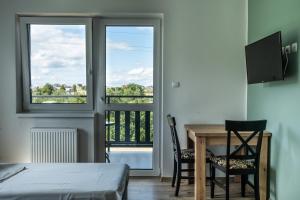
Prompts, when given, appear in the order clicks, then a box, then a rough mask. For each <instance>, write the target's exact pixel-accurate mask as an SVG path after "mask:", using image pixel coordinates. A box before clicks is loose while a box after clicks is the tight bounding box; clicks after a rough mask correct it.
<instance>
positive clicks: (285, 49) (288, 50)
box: [284, 45, 291, 54]
mask: <svg viewBox="0 0 300 200" xmlns="http://www.w3.org/2000/svg"><path fill="white" fill-rule="evenodd" d="M284 51H285V53H286V54H290V53H291V45H287V46H285V47H284Z"/></svg>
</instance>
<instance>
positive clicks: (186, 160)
mask: <svg viewBox="0 0 300 200" xmlns="http://www.w3.org/2000/svg"><path fill="white" fill-rule="evenodd" d="M167 119H168V124H169V126H170V129H171V136H172V143H173V150H174V169H173V178H172V187H174V186H175V181H176V178H177V181H176V190H175V196H178V193H179V188H180V182H181V179H189V180H193V179H194V176H182V172H194V169H182V164H192V163H194V162H195V153H194V150H193V149H181V147H180V142H179V139H178V136H177V130H176V121H175V117H172V116H171V115H167ZM211 154H212V153H211V152H210V151H208V150H207V160H206V161H207V162H210V157H211ZM189 174H190V173H189Z"/></svg>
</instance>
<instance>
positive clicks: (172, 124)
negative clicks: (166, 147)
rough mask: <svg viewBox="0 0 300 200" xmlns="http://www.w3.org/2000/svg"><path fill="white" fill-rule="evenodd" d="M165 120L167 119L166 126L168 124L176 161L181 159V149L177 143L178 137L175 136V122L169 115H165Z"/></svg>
mask: <svg viewBox="0 0 300 200" xmlns="http://www.w3.org/2000/svg"><path fill="white" fill-rule="evenodd" d="M167 119H168V124H169V126H170V130H171V136H172V144H173V151H174V156H176V157H177V158H178V159H180V158H181V148H180V142H179V140H178V136H177V130H176V120H175V117H172V116H171V115H170V114H169V115H167Z"/></svg>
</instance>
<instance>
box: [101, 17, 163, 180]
mask: <svg viewBox="0 0 300 200" xmlns="http://www.w3.org/2000/svg"><path fill="white" fill-rule="evenodd" d="M99 27H100V29H99V31H100V32H99V34H100V35H101V36H100V38H101V39H100V41H99V42H100V44H103V45H101V46H100V53H101V55H100V66H101V68H100V73H99V74H100V76H101V77H100V80H101V81H100V85H101V87H100V88H101V89H100V93H101V97H100V98H101V101H100V107H101V108H102V109H101V111H102V113H101V114H102V115H103V116H104V118H105V123H104V126H102V128H103V129H104V130H103V132H105V150H106V154H107V157H108V158H107V161H108V159H109V161H110V162H111V163H126V164H128V165H129V166H130V169H131V174H132V175H159V150H158V148H159V135H158V134H159V94H160V91H159V90H160V89H159V88H160V81H159V80H160V78H159V74H160V73H159V71H160V56H159V55H160V23H159V20H144V19H143V20H124V19H123V20H118V19H106V20H99Z"/></svg>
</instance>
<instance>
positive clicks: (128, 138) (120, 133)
mask: <svg viewBox="0 0 300 200" xmlns="http://www.w3.org/2000/svg"><path fill="white" fill-rule="evenodd" d="M112 102H118V103H119V102H122V103H124V102H126V103H128V104H130V103H138V102H139V103H141V102H142V103H152V102H153V96H107V97H106V103H108V104H109V103H112ZM106 121H107V123H106V149H107V153H108V154H109V158H110V161H111V162H112V163H114V162H121V163H127V164H129V166H130V167H131V168H132V169H152V151H153V133H154V130H153V112H152V111H148V110H145V111H144V110H143V111H136V110H135V111H128V110H107V111H106Z"/></svg>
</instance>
